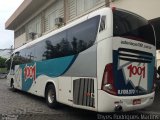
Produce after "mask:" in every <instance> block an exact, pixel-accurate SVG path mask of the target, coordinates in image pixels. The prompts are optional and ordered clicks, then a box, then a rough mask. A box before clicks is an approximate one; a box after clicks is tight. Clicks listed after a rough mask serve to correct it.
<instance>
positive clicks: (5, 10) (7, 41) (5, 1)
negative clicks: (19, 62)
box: [0, 0, 23, 49]
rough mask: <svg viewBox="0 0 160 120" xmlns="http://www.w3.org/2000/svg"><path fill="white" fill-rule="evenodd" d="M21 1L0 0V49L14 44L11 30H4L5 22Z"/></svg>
mask: <svg viewBox="0 0 160 120" xmlns="http://www.w3.org/2000/svg"><path fill="white" fill-rule="evenodd" d="M22 2H23V0H0V49H5V48H10V47H11V45H13V44H14V34H13V31H10V30H5V23H6V21H7V20H8V19H9V18H10V16H11V15H12V14H13V13H14V11H15V10H16V9H17V8H18V7H19V6H20V4H21V3H22Z"/></svg>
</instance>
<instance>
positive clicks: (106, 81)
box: [101, 63, 117, 95]
mask: <svg viewBox="0 0 160 120" xmlns="http://www.w3.org/2000/svg"><path fill="white" fill-rule="evenodd" d="M101 89H102V90H103V91H105V92H107V93H110V94H112V95H117V90H116V89H115V86H114V79H113V64H112V63H110V64H107V65H106V67H105V70H104V73H103V81H102V87H101Z"/></svg>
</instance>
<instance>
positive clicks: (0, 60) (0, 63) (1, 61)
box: [0, 57, 6, 68]
mask: <svg viewBox="0 0 160 120" xmlns="http://www.w3.org/2000/svg"><path fill="white" fill-rule="evenodd" d="M5 61H6V58H2V57H0V68H5V67H6V64H5Z"/></svg>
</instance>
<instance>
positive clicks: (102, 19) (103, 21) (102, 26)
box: [99, 16, 106, 32]
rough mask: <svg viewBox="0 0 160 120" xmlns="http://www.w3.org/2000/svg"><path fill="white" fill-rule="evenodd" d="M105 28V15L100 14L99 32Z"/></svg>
mask: <svg viewBox="0 0 160 120" xmlns="http://www.w3.org/2000/svg"><path fill="white" fill-rule="evenodd" d="M105 28H106V16H102V18H101V24H100V28H99V32H101V31H103V30H104V29H105Z"/></svg>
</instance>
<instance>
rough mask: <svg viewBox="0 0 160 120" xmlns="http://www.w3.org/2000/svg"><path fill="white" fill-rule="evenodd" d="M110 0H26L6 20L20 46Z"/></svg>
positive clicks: (15, 42) (16, 43)
mask: <svg viewBox="0 0 160 120" xmlns="http://www.w3.org/2000/svg"><path fill="white" fill-rule="evenodd" d="M108 3H109V0H25V1H24V2H23V3H22V4H21V5H20V7H19V8H18V9H17V10H16V11H15V12H14V14H13V15H12V16H11V17H10V18H9V19H8V21H7V22H6V29H10V30H14V35H15V36H14V38H15V40H14V48H18V47H20V46H22V45H24V44H26V43H28V42H30V41H32V40H34V39H36V38H38V37H41V36H43V35H45V34H47V33H49V32H51V31H53V30H55V29H58V28H59V27H62V26H64V25H65V24H67V23H69V22H71V21H73V20H75V19H77V18H79V17H81V16H83V15H85V14H87V13H89V12H91V11H93V10H96V9H99V8H101V7H105V6H106V5H107V6H108Z"/></svg>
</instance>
